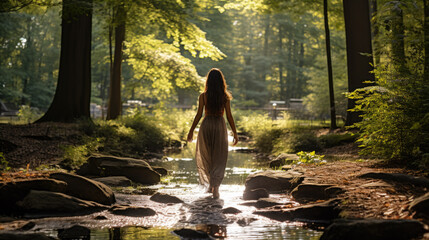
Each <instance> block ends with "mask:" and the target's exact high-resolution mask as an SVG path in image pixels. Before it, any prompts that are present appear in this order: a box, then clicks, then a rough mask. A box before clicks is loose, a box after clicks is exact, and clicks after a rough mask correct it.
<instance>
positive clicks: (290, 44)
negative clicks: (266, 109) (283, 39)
mask: <svg viewBox="0 0 429 240" xmlns="http://www.w3.org/2000/svg"><path fill="white" fill-rule="evenodd" d="M293 37H294V36H293V35H292V33H291V32H289V34H288V47H287V51H288V54H287V60H286V79H285V80H286V83H285V88H286V89H285V90H284V91H285V97H284V100H285V101H286V103H287V105H288V106H290V98H291V96H292V84H293V73H292V69H291V67H292V59H293Z"/></svg>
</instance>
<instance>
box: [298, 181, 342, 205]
mask: <svg viewBox="0 0 429 240" xmlns="http://www.w3.org/2000/svg"><path fill="white" fill-rule="evenodd" d="M342 192H344V190H343V189H342V188H339V187H335V186H333V185H329V184H316V183H305V184H304V183H302V184H300V185H298V186H297V187H296V188H295V189H293V190H292V192H291V194H292V196H293V198H294V199H295V200H296V201H297V202H311V201H317V200H327V199H330V198H333V197H336V196H337V195H338V194H339V193H342Z"/></svg>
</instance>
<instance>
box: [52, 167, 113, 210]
mask: <svg viewBox="0 0 429 240" xmlns="http://www.w3.org/2000/svg"><path fill="white" fill-rule="evenodd" d="M50 177H51V178H53V179H57V180H60V181H63V182H66V183H67V189H66V192H65V193H66V194H68V195H70V196H74V197H77V198H80V199H84V200H89V201H94V202H98V203H101V204H104V205H110V204H113V203H115V202H116V200H115V194H114V193H113V191H112V189H110V188H109V187H108V186H106V185H105V184H103V183H101V182H97V181H94V180H91V179H89V178H86V177H82V176H79V175H75V174H71V173H63V172H57V173H52V174H51V175H50Z"/></svg>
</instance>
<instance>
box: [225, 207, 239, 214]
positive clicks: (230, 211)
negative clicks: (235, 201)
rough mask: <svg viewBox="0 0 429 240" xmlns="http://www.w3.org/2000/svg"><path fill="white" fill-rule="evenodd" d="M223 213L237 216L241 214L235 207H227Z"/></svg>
mask: <svg viewBox="0 0 429 240" xmlns="http://www.w3.org/2000/svg"><path fill="white" fill-rule="evenodd" d="M222 213H223V214H237V213H241V211H240V210H239V209H237V208H235V207H227V208H224V209H222Z"/></svg>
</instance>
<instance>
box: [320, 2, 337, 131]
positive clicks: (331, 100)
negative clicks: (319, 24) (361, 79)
mask: <svg viewBox="0 0 429 240" xmlns="http://www.w3.org/2000/svg"><path fill="white" fill-rule="evenodd" d="M323 17H324V20H325V21H324V22H325V43H326V62H327V66H328V81H329V105H330V115H331V129H335V128H337V120H336V114H335V95H334V77H333V76H332V58H331V34H330V32H329V21H328V0H323Z"/></svg>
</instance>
